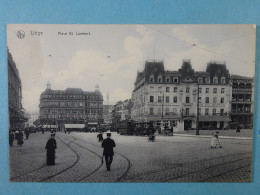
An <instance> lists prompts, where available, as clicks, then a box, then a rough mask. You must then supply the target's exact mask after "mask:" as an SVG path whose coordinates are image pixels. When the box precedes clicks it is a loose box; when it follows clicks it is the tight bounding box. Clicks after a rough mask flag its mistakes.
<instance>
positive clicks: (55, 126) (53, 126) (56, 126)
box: [42, 125, 58, 129]
mask: <svg viewBox="0 0 260 195" xmlns="http://www.w3.org/2000/svg"><path fill="white" fill-rule="evenodd" d="M46 127H47V128H53V129H55V128H58V125H43V126H42V128H46Z"/></svg>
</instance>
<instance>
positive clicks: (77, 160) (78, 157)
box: [39, 137, 80, 182]
mask: <svg viewBox="0 0 260 195" xmlns="http://www.w3.org/2000/svg"><path fill="white" fill-rule="evenodd" d="M57 138H58V139H59V140H60V141H61V142H62V143H63V144H64V145H66V146H68V148H69V149H71V151H72V152H73V153H75V154H76V156H77V159H76V161H75V162H74V163H73V164H72V165H70V166H69V167H67V168H65V169H63V170H61V171H59V172H58V173H55V174H53V175H51V176H49V177H47V178H44V179H42V180H40V181H39V182H44V181H46V180H48V179H51V178H53V177H55V176H57V175H59V174H61V173H64V172H65V171H67V170H69V169H71V168H72V167H74V166H75V165H76V164H77V163H78V162H79V160H80V155H79V154H78V153H77V152H76V151H75V150H74V149H72V147H71V146H70V144H71V142H69V143H68V144H66V143H65V142H64V141H62V140H61V139H60V138H59V137H57Z"/></svg>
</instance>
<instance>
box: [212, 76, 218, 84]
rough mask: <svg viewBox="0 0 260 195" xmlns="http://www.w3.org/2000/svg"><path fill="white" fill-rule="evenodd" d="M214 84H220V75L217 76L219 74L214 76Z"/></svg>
mask: <svg viewBox="0 0 260 195" xmlns="http://www.w3.org/2000/svg"><path fill="white" fill-rule="evenodd" d="M213 84H218V77H217V76H214V78H213Z"/></svg>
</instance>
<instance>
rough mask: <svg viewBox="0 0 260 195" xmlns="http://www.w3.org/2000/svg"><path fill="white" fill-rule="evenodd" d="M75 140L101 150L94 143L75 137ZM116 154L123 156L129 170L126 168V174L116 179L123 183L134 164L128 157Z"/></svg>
mask: <svg viewBox="0 0 260 195" xmlns="http://www.w3.org/2000/svg"><path fill="white" fill-rule="evenodd" d="M73 138H74V140H78V141H81V142H83V143H86V144H89V145H92V146H94V147H97V148H100V146H97V145H95V144H93V143H89V142H86V141H84V140H81V139H78V138H75V137H73ZM114 153H115V154H117V155H119V156H121V157H122V158H124V159H125V160H126V161H127V168H126V170H125V171H124V173H123V174H122V175H121V176H120V177H117V178H116V182H121V181H122V180H123V179H124V178H125V177H126V176H127V174H128V173H129V171H130V169H131V166H132V164H131V161H130V159H129V158H127V157H126V156H124V155H122V154H120V153H118V152H114Z"/></svg>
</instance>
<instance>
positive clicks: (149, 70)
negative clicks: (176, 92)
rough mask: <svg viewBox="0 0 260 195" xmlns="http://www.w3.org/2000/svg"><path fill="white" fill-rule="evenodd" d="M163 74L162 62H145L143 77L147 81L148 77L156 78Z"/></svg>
mask: <svg viewBox="0 0 260 195" xmlns="http://www.w3.org/2000/svg"><path fill="white" fill-rule="evenodd" d="M164 73H165V70H164V64H163V61H160V62H155V61H154V62H148V61H146V62H145V67H144V75H145V78H146V79H147V80H148V79H149V77H150V75H154V76H155V78H157V77H158V76H159V75H164Z"/></svg>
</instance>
